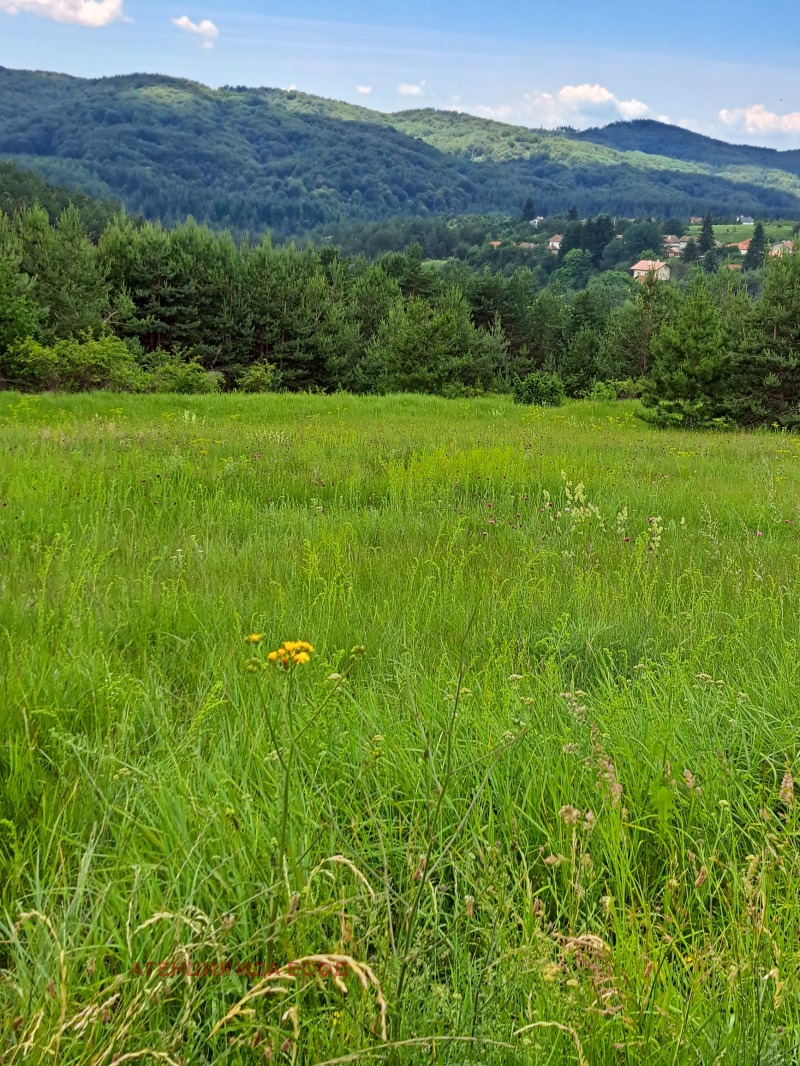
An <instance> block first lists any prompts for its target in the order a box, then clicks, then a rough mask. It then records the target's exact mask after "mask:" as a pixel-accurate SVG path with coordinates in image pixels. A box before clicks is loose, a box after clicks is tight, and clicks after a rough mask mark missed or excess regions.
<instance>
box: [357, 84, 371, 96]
mask: <svg viewBox="0 0 800 1066" xmlns="http://www.w3.org/2000/svg"><path fill="white" fill-rule="evenodd" d="M356 92H357V93H361V95H362V96H369V94H370V93H371V92H372V86H371V85H356Z"/></svg>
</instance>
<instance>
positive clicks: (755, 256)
mask: <svg viewBox="0 0 800 1066" xmlns="http://www.w3.org/2000/svg"><path fill="white" fill-rule="evenodd" d="M766 257H767V234H766V232H765V231H764V224H763V222H756V226H755V229H754V230H753V236H752V237H751V238H750V244H749V246H748V248H747V252H746V254H745V257H744V265H743V269H744V270H758V269H759V267H762V266H763V265H764V260H765V259H766Z"/></svg>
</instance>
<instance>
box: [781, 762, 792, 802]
mask: <svg viewBox="0 0 800 1066" xmlns="http://www.w3.org/2000/svg"><path fill="white" fill-rule="evenodd" d="M780 801H781V803H784V804H785V805H786V806H787V807H793V806H794V778H793V777H792V775H791V773H790V772H789V771H788V770H787V771H786V773H785V774H784V775H783V781H781V791H780Z"/></svg>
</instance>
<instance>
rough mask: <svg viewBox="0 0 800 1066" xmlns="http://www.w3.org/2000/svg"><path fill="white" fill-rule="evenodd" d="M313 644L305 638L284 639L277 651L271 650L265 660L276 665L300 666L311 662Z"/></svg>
mask: <svg viewBox="0 0 800 1066" xmlns="http://www.w3.org/2000/svg"><path fill="white" fill-rule="evenodd" d="M313 650H314V646H313V644H309V643H308V641H305V640H285V641H284V642H283V644H281V646H280V647H279V648H278V650H277V651H271V652H270V653H269V655H268V656H267V662H270V663H274V664H275V665H276V666H285V667H289V666H302V665H303V664H304V663H308V662H311V653H312V652H313Z"/></svg>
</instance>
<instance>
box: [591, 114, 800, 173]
mask: <svg viewBox="0 0 800 1066" xmlns="http://www.w3.org/2000/svg"><path fill="white" fill-rule="evenodd" d="M571 132H572V131H571ZM572 136H574V137H575V138H576V139H578V140H582V141H591V142H592V143H593V144H603V145H605V146H606V147H607V148H614V149H616V150H617V151H620V152H644V153H646V154H647V155H661V156H669V157H671V158H672V159H683V160H685V161H687V162H693V163H709V164H710V165H712V166H716V167H721V166H730V167H754V168H757V169H760V170H785V171H787V172H788V173H789V174H795V175H800V151H796V150H795V151H790V152H779V151H778V150H777V149H775V148H757V147H754V146H753V145H749V144H730V143H729V142H728V141H719V140H716V139H715V138H713V137H704V136H702V134H699V133H692V131H691V130H686V129H683V127H682V126H670V125H668V124H667V123H665V122H656V121H654V120H653V119H646V118H640V119H634V120H633V121H631V122H612V123H610V124H609V125H608V126H602V127H600V128H594V129H590V130H581V131H580V132H572Z"/></svg>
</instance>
